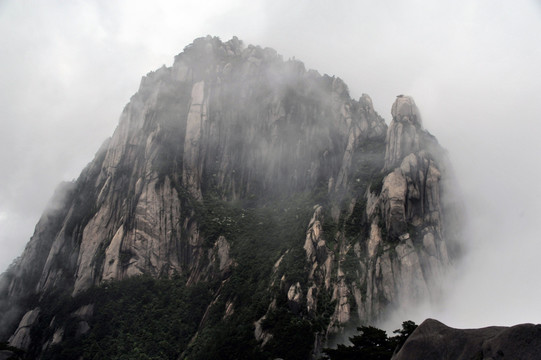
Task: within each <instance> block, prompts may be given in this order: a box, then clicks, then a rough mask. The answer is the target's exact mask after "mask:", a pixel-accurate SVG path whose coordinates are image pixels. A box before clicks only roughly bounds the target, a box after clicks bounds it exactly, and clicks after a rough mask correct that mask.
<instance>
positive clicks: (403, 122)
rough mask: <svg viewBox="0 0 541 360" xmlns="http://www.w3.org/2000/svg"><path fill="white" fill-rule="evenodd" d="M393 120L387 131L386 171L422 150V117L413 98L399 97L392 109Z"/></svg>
mask: <svg viewBox="0 0 541 360" xmlns="http://www.w3.org/2000/svg"><path fill="white" fill-rule="evenodd" d="M391 115H392V116H393V120H392V121H391V124H390V125H389V128H388V129H387V139H386V143H387V148H386V151H385V170H390V169H392V168H393V167H394V166H396V165H397V164H399V162H400V161H401V160H402V159H403V158H404V157H406V156H407V155H409V154H411V153H413V152H415V151H418V150H419V149H420V133H419V132H420V130H421V129H422V123H421V115H420V113H419V109H418V108H417V105H415V101H413V98H412V97H411V96H404V95H398V96H397V98H396V100H395V102H394V104H393V107H392V109H391Z"/></svg>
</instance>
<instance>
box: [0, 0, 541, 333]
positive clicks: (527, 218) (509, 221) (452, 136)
mask: <svg viewBox="0 0 541 360" xmlns="http://www.w3.org/2000/svg"><path fill="white" fill-rule="evenodd" d="M540 33H541V5H539V3H538V2H536V1H534V0H517V1H514V2H509V3H501V2H500V3H494V2H492V1H489V0H480V1H475V2H473V1H467V0H458V1H455V2H453V3H449V4H448V5H446V4H443V3H441V2H434V1H422V0H408V1H385V2H382V1H380V2H374V1H368V0H363V1H356V2H351V1H345V0H337V1H332V2H331V1H323V0H317V1H308V0H301V1H296V2H291V1H284V0H274V1H263V0H256V1H243V0H236V1H228V2H224V1H217V0H214V1H207V2H200V1H180V2H174V1H165V0H160V1H154V2H146V1H128V0H123V1H114V2H111V1H103V0H102V1H100V0H96V1H93V2H88V1H71V2H65V1H60V0H53V1H48V2H46V3H45V2H33V1H29V0H19V1H15V0H7V1H3V2H0V48H1V49H2V56H1V57H0V65H1V68H2V71H1V72H0V84H1V85H0V98H1V99H2V106H0V121H1V127H2V131H0V168H1V169H2V177H1V178H2V179H1V186H0V206H1V208H0V211H1V213H2V214H5V215H4V217H3V219H2V220H1V222H0V247H1V249H2V251H1V255H0V269H3V268H5V267H6V266H7V265H8V263H9V262H10V261H11V260H12V259H13V258H15V257H16V256H17V255H19V254H20V252H21V251H22V248H23V247H24V245H25V243H26V241H27V240H28V239H29V237H30V235H31V233H32V230H33V229H32V227H33V225H34V224H35V223H36V222H37V220H38V217H39V215H40V213H41V211H42V210H43V208H44V206H45V203H46V201H47V199H48V198H49V197H50V196H51V195H52V193H53V190H54V188H55V186H56V184H58V183H59V182H60V181H61V180H70V179H71V178H74V177H76V176H77V175H78V173H79V172H80V171H81V169H82V167H83V166H84V165H85V164H86V163H87V162H89V161H90V160H91V159H92V157H93V154H94V152H95V151H96V150H97V149H98V147H99V145H100V144H101V142H102V141H103V140H104V139H105V138H106V137H107V136H109V135H111V134H112V131H113V129H114V127H115V126H116V123H117V119H118V116H119V114H120V112H121V110H122V108H123V106H124V105H125V103H126V102H127V101H128V100H129V97H130V96H131V95H132V94H133V93H134V92H135V91H136V90H137V87H138V82H139V80H140V77H141V76H142V75H144V74H146V73H147V72H149V71H151V70H154V69H156V68H158V67H160V66H161V65H162V64H164V63H165V64H171V62H172V59H173V56H174V55H176V54H177V53H179V52H180V51H182V49H183V47H184V46H186V45H188V44H189V43H190V42H191V41H192V40H193V39H194V38H196V37H199V36H205V35H207V34H211V35H217V36H220V37H221V38H222V39H228V38H230V37H231V36H233V35H237V36H239V38H241V39H242V40H244V41H245V42H247V43H255V44H258V45H261V46H270V47H273V48H275V49H276V50H277V51H278V52H279V53H281V54H283V55H284V57H285V58H288V57H292V56H295V57H296V58H297V59H300V60H302V61H304V62H305V63H306V65H307V67H309V68H315V69H317V70H319V71H320V72H322V73H329V74H333V75H337V76H340V77H342V78H343V79H344V80H345V82H346V83H347V84H348V85H349V87H350V90H351V93H352V95H353V96H355V97H358V96H360V95H361V93H363V92H366V93H368V94H369V95H371V97H372V99H373V101H374V104H375V106H376V108H377V110H378V111H379V112H380V113H381V114H382V115H383V116H384V117H385V118H386V119H387V120H390V119H389V116H390V114H389V113H390V106H391V104H392V102H393V101H394V97H395V95H397V94H400V93H405V94H410V95H412V96H414V97H415V99H416V102H417V104H418V105H419V107H420V108H421V112H422V114H423V120H424V124H425V127H426V128H427V129H428V130H429V131H430V132H431V133H433V134H434V135H436V136H437V138H438V139H439V140H440V142H441V143H442V145H443V146H444V147H446V148H447V149H448V150H449V153H450V157H451V160H452V161H453V164H454V166H455V168H456V171H457V175H458V179H459V181H460V183H461V187H462V190H463V192H464V194H465V195H466V201H465V202H466V204H467V206H468V209H467V210H468V214H470V218H471V227H472V229H471V231H470V232H469V234H471V238H470V239H469V241H470V242H471V243H472V244H474V245H472V251H471V253H470V256H469V257H468V258H467V259H465V261H464V266H463V267H461V268H460V269H459V270H460V271H462V272H460V271H459V273H458V274H457V277H458V278H457V285H456V288H454V290H453V291H450V292H449V295H448V298H449V302H448V304H447V306H446V308H445V312H444V313H442V317H444V318H445V319H448V320H449V321H450V322H451V323H453V324H452V325H456V326H460V325H461V324H467V325H469V326H470V325H471V326H475V325H476V324H488V323H513V322H519V321H532V322H541V314H540V312H539V310H538V307H537V306H536V304H535V299H538V298H539V295H540V294H539V293H538V291H537V290H536V287H535V284H536V278H537V267H538V266H537V261H536V255H537V253H538V252H539V250H541V245H539V244H538V236H537V229H536V226H535V225H536V220H537V218H538V217H539V215H540V214H541V208H540V205H539V204H541V187H539V186H538V184H537V182H538V181H537V179H538V178H539V176H540V175H541V174H540V171H539V169H538V164H539V160H538V154H540V153H541V151H540V150H541V145H539V141H538V140H537V137H538V134H539V130H540V126H539V114H540V113H541V104H540V102H539V100H538V98H539V93H541V83H540V81H539V79H541V67H540V66H539V64H540V63H541V46H540V45H539V40H538V35H539V34H540ZM0 218H1V217H0ZM522 284H524V285H522ZM502 308H505V309H506V311H501V309H502ZM421 311H423V309H421ZM440 313H441V312H440ZM420 316H423V315H422V313H421V315H420ZM527 319H529V320H527Z"/></svg>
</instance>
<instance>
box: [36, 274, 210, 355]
mask: <svg viewBox="0 0 541 360" xmlns="http://www.w3.org/2000/svg"><path fill="white" fill-rule="evenodd" d="M185 281H186V279H184V278H182V277H179V276H176V277H174V278H172V279H157V280H156V279H152V278H150V277H148V276H140V277H134V278H130V279H127V280H123V281H117V282H111V283H105V284H103V285H102V286H99V287H96V288H93V289H90V290H88V291H87V292H85V293H83V294H80V295H78V296H76V297H75V298H70V297H60V298H58V297H53V296H51V297H49V298H48V299H44V300H43V301H42V302H41V303H40V306H41V308H42V314H41V315H40V320H39V324H40V326H39V327H38V328H35V329H34V330H33V340H34V343H37V344H39V343H40V342H38V341H36V340H38V339H39V338H41V339H46V338H50V336H51V335H52V331H53V330H52V329H51V328H50V327H49V324H54V325H55V326H58V328H63V329H64V339H63V341H62V342H61V343H59V344H57V345H53V346H51V347H49V348H48V349H47V351H45V354H44V356H43V359H50V360H52V359H55V360H60V359H66V360H67V359H75V358H78V357H79V356H82V357H83V359H118V360H121V359H130V360H132V359H156V360H158V359H160V360H161V359H177V358H178V357H179V355H180V354H181V352H182V351H183V350H184V349H185V348H186V346H187V344H188V342H189V341H190V339H191V338H192V337H193V336H194V334H195V332H196V331H197V328H198V325H199V321H200V319H201V317H202V316H203V314H204V312H205V309H206V308H207V306H208V304H209V303H210V301H211V300H212V288H211V287H210V286H209V285H208V284H198V285H194V286H191V287H186V286H185V285H184V284H185ZM55 299H56V300H55ZM89 303H91V304H93V305H94V314H93V316H92V317H91V319H89V320H88V325H89V331H88V332H87V333H86V334H84V335H82V334H80V331H79V327H80V324H81V322H82V321H83V320H82V319H80V318H78V317H76V316H74V315H73V313H74V312H75V311H76V310H77V309H78V308H79V307H81V306H83V305H85V304H89ZM32 350H33V351H34V352H35V353H32V352H30V354H29V358H32V356H33V355H35V354H36V353H37V351H39V349H38V348H36V349H32Z"/></svg>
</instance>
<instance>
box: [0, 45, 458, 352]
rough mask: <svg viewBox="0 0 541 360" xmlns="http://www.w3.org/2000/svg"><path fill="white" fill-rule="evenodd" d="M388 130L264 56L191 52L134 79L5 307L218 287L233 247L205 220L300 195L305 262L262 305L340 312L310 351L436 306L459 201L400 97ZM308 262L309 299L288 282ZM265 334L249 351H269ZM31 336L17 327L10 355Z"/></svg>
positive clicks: (286, 64)
mask: <svg viewBox="0 0 541 360" xmlns="http://www.w3.org/2000/svg"><path fill="white" fill-rule="evenodd" d="M392 116H393V119H392V121H391V124H390V126H389V127H388V128H387V126H386V124H385V122H384V120H383V119H382V118H381V117H380V116H379V115H378V114H377V113H376V112H375V111H374V107H373V104H372V100H371V99H370V97H369V96H368V95H366V94H363V95H362V96H361V98H359V99H358V100H354V99H352V98H351V97H350V96H349V92H348V88H347V85H346V84H345V83H344V82H343V81H342V80H341V79H339V78H336V77H330V76H328V75H323V76H321V75H319V74H318V73H317V72H315V71H310V70H309V71H307V70H306V69H305V67H304V65H303V64H302V63H301V62H299V61H296V60H290V61H283V59H282V58H281V56H279V55H278V54H277V53H276V52H275V51H274V50H272V49H262V48H260V47H257V46H247V47H245V46H244V45H243V44H242V43H241V42H240V41H239V40H238V39H236V38H234V39H232V40H230V41H228V42H222V41H220V40H219V39H217V38H211V37H206V38H201V39H197V40H196V41H194V43H193V44H191V45H190V46H188V47H187V48H186V49H185V51H184V52H182V53H181V54H179V55H178V56H176V57H175V61H174V64H173V65H172V67H165V66H164V67H162V68H160V69H158V70H156V71H154V72H151V73H149V74H147V75H146V76H145V77H143V79H142V80H141V85H140V87H139V90H138V92H137V93H136V94H135V95H134V96H133V97H132V98H131V99H130V102H129V103H128V104H127V105H126V107H125V108H124V111H123V112H122V114H121V116H120V120H119V124H118V127H117V129H116V130H115V132H114V134H113V135H112V137H111V138H110V139H108V140H107V141H105V142H104V144H103V145H102V147H101V148H100V149H99V151H98V152H97V154H96V156H95V158H94V160H93V161H92V162H91V163H90V164H89V165H88V166H87V167H86V168H85V169H84V170H83V172H82V173H81V175H80V177H79V178H78V179H77V181H75V182H74V183H69V184H65V185H64V186H63V187H62V189H60V190H59V191H58V192H57V194H56V195H55V197H54V198H53V200H52V202H51V206H50V209H49V210H48V211H47V212H46V213H45V214H44V215H43V216H42V218H41V219H40V222H39V223H38V225H37V226H36V230H35V233H34V236H33V237H32V239H31V240H30V242H29V243H28V245H27V247H26V249H25V251H24V253H23V254H22V256H21V258H20V259H18V260H17V261H16V262H15V263H14V265H13V266H12V267H11V268H10V270H9V271H8V273H7V274H6V275H3V276H1V277H0V290H2V291H1V292H0V294H5V295H0V300H5V301H0V305H1V306H5V308H6V309H11V308H12V307H13V304H16V303H17V302H18V301H19V300H20V299H21V298H22V297H23V296H24V294H30V293H34V292H36V293H38V294H40V293H44V292H48V291H51V290H53V289H55V290H63V291H65V292H68V293H71V294H72V295H77V294H79V293H81V292H82V291H84V290H86V289H88V288H90V287H92V286H94V285H99V284H100V283H102V282H103V281H113V280H121V279H125V278H127V277H131V276H136V275H140V274H149V275H151V276H154V277H160V276H172V275H174V274H181V275H185V276H186V278H187V285H188V286H190V285H193V284H196V283H198V282H201V281H207V280H217V281H225V279H227V277H228V276H229V274H230V273H231V271H232V269H235V267H236V266H237V263H236V262H237V259H234V258H233V256H232V254H233V253H234V252H233V249H234V246H235V236H233V237H231V238H230V237H229V236H228V235H226V234H222V233H220V234H215V235H216V236H215V237H212V238H206V237H205V232H204V229H202V225H201V223H200V222H201V221H202V214H201V212H200V211H199V212H198V209H200V207H202V206H206V203H205V201H208V200H209V199H211V198H212V199H220V200H223V201H229V202H231V203H242V202H250V201H252V202H254V201H255V200H254V199H258V198H261V199H264V201H269V202H270V201H272V200H275V199H284V198H285V199H287V198H288V197H291V196H293V195H295V194H302V193H311V194H314V195H317V197H318V198H319V199H322V201H321V202H320V204H316V203H315V201H314V204H313V205H315V206H314V208H313V215H312V217H311V219H310V221H309V222H308V223H307V224H304V223H303V224H301V225H302V226H303V227H304V228H305V229H306V234H305V237H304V239H299V242H298V245H299V249H287V250H284V251H283V252H282V253H280V254H277V259H278V261H276V263H275V265H274V267H273V269H272V275H271V278H269V279H268V280H269V291H270V292H271V296H273V299H274V300H276V299H277V298H278V295H279V294H277V293H272V292H274V291H278V292H281V294H280V295H282V296H286V298H287V305H285V306H289V307H290V310H293V311H294V312H295V313H296V314H302V316H305V314H310V316H312V315H316V314H318V311H319V310H320V309H321V308H322V305H325V306H329V304H321V303H319V302H320V301H321V299H322V298H325V299H327V300H325V301H329V299H328V298H330V301H331V302H332V301H334V302H335V303H334V304H335V305H334V310H333V313H332V314H330V319H329V325H328V327H327V329H325V330H322V332H321V333H320V334H318V335H317V339H316V343H317V344H319V345H317V346H321V344H323V343H324V341H325V339H326V338H328V337H329V336H332V334H335V333H340V332H342V331H343V330H344V329H345V328H346V327H348V326H349V327H351V326H354V325H357V324H359V323H369V322H373V321H376V320H377V319H379V318H380V317H381V316H383V315H384V314H385V310H386V309H387V308H388V307H389V306H394V305H397V304H400V303H407V302H409V301H418V300H420V299H424V298H426V297H431V296H433V294H434V293H435V292H437V290H435V289H437V279H438V277H439V276H441V275H442V274H443V273H444V271H445V269H446V267H447V266H449V264H450V262H451V261H452V257H453V255H454V253H455V252H454V251H451V250H449V249H454V247H453V241H454V240H456V239H454V238H451V235H450V234H451V231H450V230H449V229H450V227H449V226H450V225H449V224H450V222H449V218H450V215H449V214H452V213H453V211H454V207H453V206H452V205H449V203H448V202H447V200H448V199H449V197H446V195H445V194H446V190H447V189H448V188H450V187H452V186H453V185H452V181H450V180H449V179H450V176H449V171H448V168H447V165H446V161H445V156H444V151H443V150H442V149H441V148H440V147H439V145H438V144H437V142H436V140H435V139H434V138H433V137H432V136H431V135H430V134H429V133H428V132H426V131H425V130H424V129H423V128H422V124H421V118H420V115H419V111H418V109H417V107H416V106H415V103H414V101H413V99H412V98H411V97H408V96H400V97H398V98H397V100H396V102H395V104H394V105H393V106H392ZM385 136H386V138H385ZM384 148H385V150H383V149H384ZM378 189H380V190H378ZM318 201H319V200H318ZM260 205H261V204H260ZM263 205H266V204H263ZM310 206H312V204H310ZM297 215H298V214H296V213H295V210H294V209H293V211H292V215H291V216H292V217H295V219H297ZM219 220H220V221H222V220H223V219H219ZM263 225H264V224H263ZM254 241H257V239H254ZM296 244H297V243H296ZM301 246H303V249H304V254H302V255H303V257H302V259H301V260H299V261H304V263H303V264H302V265H303V266H304V269H305V270H306V272H307V274H306V283H304V282H302V283H301V282H300V281H297V280H290V276H289V274H288V273H287V271H285V270H284V269H283V267H284V266H285V265H284V264H287V263H288V261H287V260H286V259H288V257H289V256H293V254H294V253H295V251H294V250H301V251H302V249H301V248H300V247H301ZM290 250H291V251H290ZM278 257H279V258H278ZM303 259H304V260H303ZM282 270H284V271H282ZM278 274H279V275H278ZM275 289H277V290H275ZM218 297H219V295H216V299H214V301H213V302H212V303H213V304H214V303H216V301H217V299H218ZM223 300H224V301H225V303H226V304H227V306H226V307H225V310H224V311H225V313H224V319H226V318H229V317H234V316H235V314H236V313H237V308H235V305H234V304H235V299H233V298H232V299H223ZM276 303H277V301H274V302H271V305H272V304H274V307H273V306H269V311H273V310H275V306H276ZM4 304H7V305H4ZM0 310H2V308H0ZM29 310H31V309H23V310H21V312H20V313H19V312H16V311H15V312H13V313H11V314H12V317H13V319H10V320H9V321H11V322H12V323H13V324H16V323H17V322H18V321H20V319H21V316H22V315H23V312H25V311H29ZM80 311H81V312H84V313H88V314H89V315H88V316H87V315H84V314H82V313H81V314H80V315H77V317H78V318H80V322H79V324H78V328H77V329H78V332H79V333H80V334H83V333H85V332H86V331H87V330H88V329H87V326H88V323H89V322H88V320H89V318H88V317H89V316H91V311H90V310H88V309H86V310H80ZM0 313H6V314H7V313H8V312H2V311H0ZM83 315H84V316H83ZM2 316H7V315H2ZM264 318H265V317H263V318H262V319H264ZM3 319H7V317H3V318H2V319H0V320H3ZM262 319H260V320H259V321H258V322H256V323H255V334H254V335H255V337H256V338H257V339H258V340H260V341H261V342H262V343H266V342H267V341H269V339H271V334H268V333H265V332H264V331H263V330H262V328H261V321H262ZM204 320H205V319H203V320H202V321H201V324H202V325H201V326H203V325H204V323H205V321H204ZM0 322H1V321H0ZM29 326H31V325H29ZM27 328H28V326H26V325H24V326H23V325H21V326H19V329H18V330H17V332H16V334H19V335H18V340H17V342H18V343H21V344H24V342H25V341H26V340H24V339H25V337H24V336H23V335H24V334H25V331H26V330H25V329H27ZM0 330H1V329H0ZM54 334H55V335H54V336H52V337H51V339H49V344H51V343H54V342H55V341H60V340H59V339H61V338H62V336H63V333H62V331H60V327H59V328H57V329H56V331H55V332H54ZM0 335H1V334H0ZM316 350H317V349H316ZM316 352H317V351H316Z"/></svg>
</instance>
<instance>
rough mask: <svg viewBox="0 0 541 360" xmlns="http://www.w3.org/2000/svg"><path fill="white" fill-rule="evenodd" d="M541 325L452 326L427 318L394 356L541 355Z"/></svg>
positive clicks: (521, 358) (406, 359) (404, 359)
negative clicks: (456, 327) (459, 327)
mask: <svg viewBox="0 0 541 360" xmlns="http://www.w3.org/2000/svg"><path fill="white" fill-rule="evenodd" d="M540 352H541V325H533V324H521V325H515V326H512V327H496V326H494V327H487V328H482V329H467V330H461V329H453V328H450V327H448V326H446V325H444V324H442V323H440V322H439V321H437V320H433V319H428V320H425V321H424V322H423V323H422V324H421V325H419V327H418V328H417V329H416V330H415V331H414V332H413V333H412V334H411V335H410V337H409V338H408V340H406V342H405V343H404V345H403V346H402V348H401V349H400V351H399V352H398V353H397V354H395V355H394V356H393V357H392V359H393V360H410V359H411V360H413V359H426V360H445V359H449V360H451V359H453V360H466V359H468V360H469V359H516V360H530V359H531V360H534V359H539V354H540Z"/></svg>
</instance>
